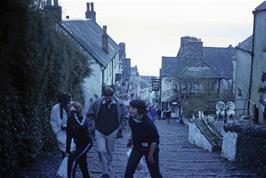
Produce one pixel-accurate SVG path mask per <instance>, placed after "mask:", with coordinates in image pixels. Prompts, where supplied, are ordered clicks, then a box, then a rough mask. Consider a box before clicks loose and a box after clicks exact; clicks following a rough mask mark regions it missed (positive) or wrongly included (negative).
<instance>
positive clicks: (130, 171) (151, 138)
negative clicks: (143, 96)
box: [125, 99, 162, 178]
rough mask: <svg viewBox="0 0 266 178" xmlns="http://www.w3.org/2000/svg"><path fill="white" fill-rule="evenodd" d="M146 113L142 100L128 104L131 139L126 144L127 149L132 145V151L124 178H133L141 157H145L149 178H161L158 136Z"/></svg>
mask: <svg viewBox="0 0 266 178" xmlns="http://www.w3.org/2000/svg"><path fill="white" fill-rule="evenodd" d="M146 112H147V110H146V104H145V102H144V101H143V100H139V99H136V100H132V101H131V102H130V103H129V116H130V118H129V125H130V128H131V132H132V138H131V139H130V140H129V142H128V147H130V146H131V145H132V144H133V149H132V151H131V154H130V156H129V158H128V162H127V167H126V171H125V178H133V175H134V173H135V170H136V168H137V165H138V163H139V161H140V160H141V158H142V156H145V160H146V164H147V166H148V169H149V172H150V174H151V177H152V178H161V177H162V175H161V173H160V168H159V134H158V131H157V128H156V126H155V125H154V123H153V122H152V121H151V119H150V118H149V117H148V115H147V114H146Z"/></svg>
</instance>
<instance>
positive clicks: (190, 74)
mask: <svg viewBox="0 0 266 178" xmlns="http://www.w3.org/2000/svg"><path fill="white" fill-rule="evenodd" d="M178 76H179V78H183V79H185V78H187V79H189V78H198V79H216V78H220V75H219V74H218V73H216V72H215V71H213V70H212V69H211V68H210V67H208V66H204V67H185V68H184V69H183V71H181V72H180V73H179V74H178Z"/></svg>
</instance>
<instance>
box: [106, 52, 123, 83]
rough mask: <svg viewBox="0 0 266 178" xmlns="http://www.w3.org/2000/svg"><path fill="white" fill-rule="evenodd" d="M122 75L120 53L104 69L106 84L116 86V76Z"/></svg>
mask: <svg viewBox="0 0 266 178" xmlns="http://www.w3.org/2000/svg"><path fill="white" fill-rule="evenodd" d="M116 74H122V68H121V65H120V58H119V53H117V54H116V55H115V57H114V58H113V59H112V61H110V62H109V63H108V64H107V66H106V68H105V69H104V84H105V85H112V84H115V75H116Z"/></svg>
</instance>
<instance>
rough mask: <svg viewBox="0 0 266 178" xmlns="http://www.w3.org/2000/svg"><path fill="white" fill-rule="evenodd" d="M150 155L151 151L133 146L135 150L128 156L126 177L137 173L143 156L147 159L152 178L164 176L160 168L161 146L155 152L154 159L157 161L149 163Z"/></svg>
mask: <svg viewBox="0 0 266 178" xmlns="http://www.w3.org/2000/svg"><path fill="white" fill-rule="evenodd" d="M148 155H149V152H140V151H138V150H136V149H134V148H133V150H132V151H131V154H130V156H129V158H128V162H127V168H126V172H125V178H133V176H134V174H135V170H136V168H137V166H138V163H139V161H140V159H141V158H142V156H145V161H146V164H147V166H148V169H149V172H150V175H151V177H152V178H162V175H161V172H160V168H159V148H156V149H155V151H154V154H153V159H154V161H155V163H154V164H149V162H148Z"/></svg>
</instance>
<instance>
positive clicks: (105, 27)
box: [103, 25, 107, 34]
mask: <svg viewBox="0 0 266 178" xmlns="http://www.w3.org/2000/svg"><path fill="white" fill-rule="evenodd" d="M103 34H107V26H106V25H104V26H103Z"/></svg>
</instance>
